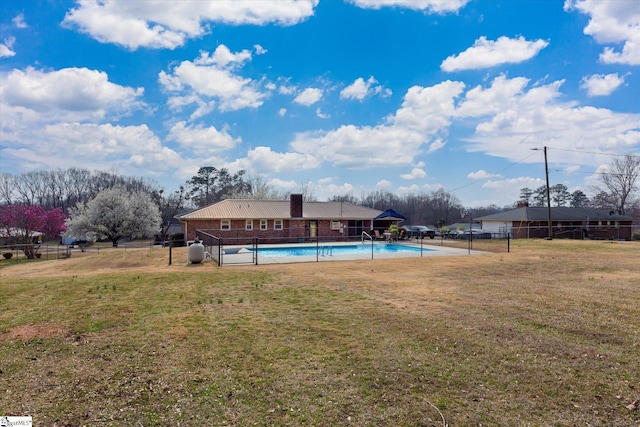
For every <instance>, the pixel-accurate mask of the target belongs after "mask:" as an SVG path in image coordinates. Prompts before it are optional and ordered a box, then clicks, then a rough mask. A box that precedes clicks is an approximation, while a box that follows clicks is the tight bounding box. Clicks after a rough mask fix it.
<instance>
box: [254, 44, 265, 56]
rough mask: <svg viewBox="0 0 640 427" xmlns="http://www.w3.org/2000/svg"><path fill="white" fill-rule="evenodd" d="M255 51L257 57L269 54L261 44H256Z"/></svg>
mask: <svg viewBox="0 0 640 427" xmlns="http://www.w3.org/2000/svg"><path fill="white" fill-rule="evenodd" d="M253 49H254V50H255V51H256V55H264V54H265V53H267V49H265V48H263V47H262V46H260V45H259V44H254V45H253Z"/></svg>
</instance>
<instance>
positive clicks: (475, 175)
mask: <svg viewBox="0 0 640 427" xmlns="http://www.w3.org/2000/svg"><path fill="white" fill-rule="evenodd" d="M499 177H500V175H498V174H493V173H489V172H487V171H486V170H484V169H480V170H478V171H476V172H471V173H469V174H468V175H467V178H469V179H474V180H480V179H489V178H499Z"/></svg>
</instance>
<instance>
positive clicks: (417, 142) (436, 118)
mask: <svg viewBox="0 0 640 427" xmlns="http://www.w3.org/2000/svg"><path fill="white" fill-rule="evenodd" d="M463 88H464V84H463V83H460V82H450V81H447V82H443V83H440V84H437V85H435V86H432V87H427V88H424V87H419V86H414V87H412V88H410V89H409V90H408V91H407V93H406V95H405V98H404V102H403V103H402V106H401V107H400V109H398V111H397V112H396V113H395V114H394V115H390V116H389V117H387V118H386V122H387V124H385V125H382V124H381V125H377V126H362V127H357V126H354V125H344V126H341V127H339V128H338V129H335V130H330V131H318V132H305V133H300V134H298V135H296V137H295V139H294V141H293V142H292V143H291V147H292V148H293V149H294V150H295V151H297V152H301V153H308V154H313V155H314V156H315V157H317V158H318V159H321V160H323V161H326V162H330V163H332V164H334V165H336V166H341V167H347V168H349V169H356V170H364V169H371V168H376V167H392V166H407V165H411V164H412V163H414V159H415V158H416V157H417V156H418V155H420V154H421V153H422V151H423V145H424V144H427V143H429V142H430V141H431V142H432V144H433V146H432V149H434V150H436V149H438V148H439V147H441V146H442V145H443V144H444V143H443V142H442V140H441V139H439V138H442V135H443V134H446V133H447V131H448V126H449V125H450V119H451V118H452V117H453V116H454V115H455V104H454V99H455V97H457V96H458V95H459V94H460V93H461V92H462V90H463ZM426 117H427V118H428V120H425V118H426ZM434 140H435V141H434Z"/></svg>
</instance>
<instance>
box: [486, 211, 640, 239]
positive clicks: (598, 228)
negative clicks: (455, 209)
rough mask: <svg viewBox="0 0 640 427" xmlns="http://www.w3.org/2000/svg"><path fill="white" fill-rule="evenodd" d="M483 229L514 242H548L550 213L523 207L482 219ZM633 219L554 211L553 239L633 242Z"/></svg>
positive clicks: (610, 213)
mask: <svg viewBox="0 0 640 427" xmlns="http://www.w3.org/2000/svg"><path fill="white" fill-rule="evenodd" d="M474 219H475V220H477V221H480V224H481V228H482V229H483V230H484V231H486V232H489V233H492V234H494V235H506V233H507V232H508V233H510V235H511V237H515V238H535V237H542V238H546V237H548V235H549V226H548V224H549V213H548V210H547V208H546V207H528V206H523V207H519V208H517V209H512V210H509V211H504V212H499V213H496V214H493V215H487V216H483V217H480V218H474ZM632 225H633V218H632V217H629V216H625V215H620V214H618V213H617V212H615V211H611V210H602V209H593V208H568V207H552V208H551V228H552V233H553V236H552V237H553V238H554V239H557V238H569V239H583V238H589V239H597V240H631V234H632Z"/></svg>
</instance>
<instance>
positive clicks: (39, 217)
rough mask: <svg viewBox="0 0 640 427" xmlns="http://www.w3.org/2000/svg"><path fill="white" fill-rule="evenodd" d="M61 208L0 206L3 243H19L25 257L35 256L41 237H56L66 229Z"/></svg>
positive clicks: (0, 226)
mask: <svg viewBox="0 0 640 427" xmlns="http://www.w3.org/2000/svg"><path fill="white" fill-rule="evenodd" d="M66 219H67V218H66V217H65V215H64V214H63V213H62V209H60V208H55V209H51V210H48V211H47V210H45V209H44V208H43V207H42V206H40V205H26V204H10V205H3V206H0V236H2V240H3V241H4V243H5V244H11V245H16V246H17V245H21V249H23V251H24V253H25V255H26V256H27V258H31V259H32V258H35V256H36V253H37V252H38V249H39V248H40V243H42V238H43V237H44V238H57V237H59V236H60V234H61V233H63V232H64V231H66V229H67V227H66V226H65V220H66Z"/></svg>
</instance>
